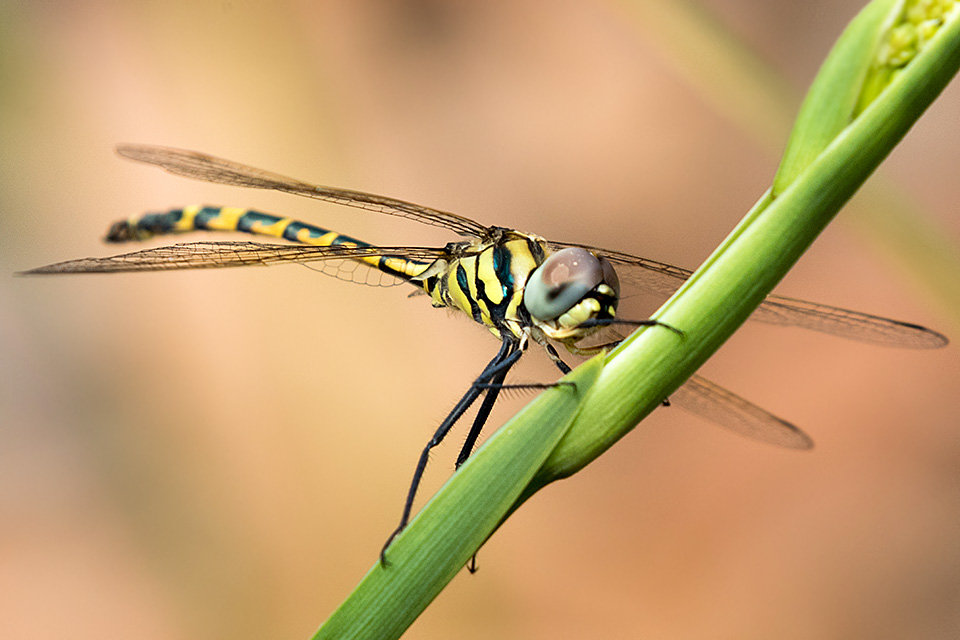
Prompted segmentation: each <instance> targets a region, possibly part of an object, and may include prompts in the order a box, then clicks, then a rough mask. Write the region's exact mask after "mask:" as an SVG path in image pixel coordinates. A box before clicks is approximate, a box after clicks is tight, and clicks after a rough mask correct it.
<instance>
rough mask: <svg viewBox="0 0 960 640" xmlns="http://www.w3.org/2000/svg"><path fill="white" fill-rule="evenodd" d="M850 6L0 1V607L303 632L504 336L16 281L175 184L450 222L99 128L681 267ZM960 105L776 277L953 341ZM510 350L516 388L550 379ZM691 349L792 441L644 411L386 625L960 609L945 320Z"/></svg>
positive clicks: (770, 137) (330, 604)
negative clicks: (247, 174) (153, 151)
mask: <svg viewBox="0 0 960 640" xmlns="http://www.w3.org/2000/svg"><path fill="white" fill-rule="evenodd" d="M861 5H862V3H861V2H860V1H859V0H842V1H838V0H830V1H827V0H813V1H808V2H787V1H777V2H771V1H770V0H705V1H704V2H701V3H689V4H688V3H657V2H644V1H641V0H636V2H619V1H616V0H607V1H604V0H592V1H590V0H563V1H561V2H550V3H546V2H534V1H528V0H521V1H514V2H490V3H478V2H443V1H439V0H432V1H431V0H420V1H410V2H384V1H375V0H363V1H357V0H352V1H347V0H326V1H324V2H307V1H305V0H300V1H298V0H284V1H280V2H273V3H260V2H252V1H248V0H232V1H226V0H224V1H220V2H200V3H196V2H185V1H169V0H166V1H164V2H159V1H155V2H154V1H147V2H140V1H138V2H126V3H124V2H103V1H100V2H80V1H76V2H71V1H64V2H26V1H25V0H22V1H18V0H3V1H2V2H0V81H2V86H3V91H2V93H0V134H2V147H3V153H2V154H0V166H2V172H0V207H2V215H0V274H2V277H0V627H2V628H0V633H2V635H3V636H4V637H5V638H18V639H21V638H22V639H34V638H51V637H63V636H67V635H69V636H70V637H72V638H76V639H83V638H105V637H133V638H141V639H143V640H150V639H154V638H164V639H186V638H226V637H230V638H237V639H242V638H251V639H252V638H307V637H309V636H310V634H312V633H313V631H314V630H315V629H316V628H317V627H318V626H319V625H320V624H321V623H322V622H323V620H325V619H326V617H327V616H328V615H329V614H330V612H332V611H333V609H335V608H336V606H337V605H338V604H339V602H340V601H341V600H342V599H343V598H344V597H345V596H346V595H347V594H348V593H349V591H350V590H351V589H352V588H353V587H354V586H355V585H356V583H357V582H358V581H359V580H360V578H361V577H362V576H363V574H364V573H365V572H366V571H367V569H368V568H369V567H370V566H371V565H372V563H373V562H374V561H375V560H376V556H377V552H378V551H379V549H380V546H381V544H382V542H383V540H384V539H385V536H386V535H387V534H388V533H389V532H390V531H391V530H392V528H393V526H394V525H395V523H396V521H397V519H398V517H399V515H400V509H401V506H402V501H403V497H404V494H405V491H406V488H407V483H408V481H409V477H410V474H411V473H412V469H413V465H414V462H415V459H416V456H417V454H418V452H419V450H420V448H421V447H422V446H423V444H424V443H425V441H426V439H427V438H428V437H429V434H430V433H431V432H432V431H433V429H434V427H435V426H436V424H437V423H438V421H439V420H441V419H442V418H443V416H444V415H445V414H446V412H447V411H448V409H449V408H450V407H451V406H452V404H453V403H454V402H455V400H456V399H457V398H458V397H459V395H460V394H461V393H462V392H463V390H464V389H465V387H466V385H467V384H468V383H469V381H471V380H472V379H473V378H474V376H475V375H476V374H477V372H479V370H480V368H481V367H482V366H483V364H484V363H485V362H486V361H487V359H489V358H490V357H491V356H492V354H493V353H494V352H495V351H496V348H497V344H496V341H494V340H492V339H491V337H490V336H489V334H488V333H487V332H486V331H485V330H483V329H482V328H480V327H478V326H476V325H474V324H473V323H471V322H470V321H468V320H465V319H463V318H458V317H450V316H449V314H448V313H446V312H443V311H438V310H435V309H432V308H431V307H430V306H429V304H427V303H426V302H425V300H424V299H422V298H414V299H408V298H407V297H406V293H407V292H406V290H404V289H402V288H393V289H378V288H373V287H361V286H356V285H351V284H349V283H345V282H340V281H338V280H335V279H332V278H328V277H325V276H323V275H320V274H318V273H315V272H313V271H311V270H309V269H305V268H302V267H297V266H284V267H272V268H269V269H254V268H250V269H243V270H224V271H207V272H171V273H148V274H132V275H113V276H103V277H102V276H77V277H63V278H49V279H41V278H14V277H12V276H11V274H12V273H13V272H15V271H18V270H22V269H26V268H31V267H36V266H39V265H42V264H47V263H50V262H56V261H60V260H65V259H70V258H78V257H85V256H100V255H107V254H109V253H114V252H116V251H115V249H116V247H107V246H104V245H103V244H101V242H100V238H101V237H102V235H103V234H104V232H105V231H106V229H107V227H108V225H109V223H110V222H112V221H114V220H115V219H119V218H124V217H127V216H130V215H133V214H138V213H141V212H145V211H148V210H154V211H156V210H162V209H165V208H168V207H173V206H182V205H185V204H193V203H208V204H222V205H237V206H248V207H257V208H260V209H261V210H264V211H270V212H275V213H282V214H284V215H290V216H294V217H299V218H303V219H306V220H308V221H312V222H316V223H318V224H321V225H327V226H329V227H331V228H334V229H337V230H340V231H343V232H345V233H349V234H352V235H355V236H357V237H359V238H363V239H366V240H369V241H371V242H377V243H384V244H404V243H407V244H442V243H444V242H447V241H448V240H451V239H452V238H451V237H449V236H448V235H446V234H444V233H443V232H442V231H440V230H437V229H434V228H431V227H421V226H418V225H415V224H408V223H404V222H403V221H398V220H394V219H391V218H388V217H386V216H377V215H373V214H368V213H364V212H358V211H354V210H350V209H344V208H342V207H336V206H332V205H326V204H322V203H316V202H312V201H308V200H304V199H298V198H292V197H289V196H284V195H283V194H273V193H264V192H253V191H248V190H246V191H245V190H241V189H236V188H228V187H221V186H216V185H209V184H202V183H199V182H194V181H190V180H185V179H181V178H175V177H173V176H169V175H167V174H164V173H163V172H161V171H159V170H156V169H152V168H149V167H144V166H137V165H135V164H132V163H130V162H125V161H122V160H121V159H119V158H118V157H116V156H115V155H114V153H113V146H114V145H115V144H116V143H118V142H147V143H155V144H164V145H170V146H180V147H185V148H190V149H197V150H202V151H207V152H210V153H213V154H217V155H221V156H224V157H227V158H231V159H235V160H238V161H241V162H246V163H249V164H253V165H255V166H260V167H264V168H267V169H271V170H274V171H277V172H280V173H284V174H288V175H293V176H297V177H300V178H303V179H307V180H313V181H316V182H321V183H324V184H330V185H337V186H344V187H350V188H355V189H361V190H365V191H372V192H375V193H382V194H385V195H392V196H395V197H399V198H403V199H406V200H411V201H414V202H420V203H423V204H426V205H430V206H434V207H438V208H441V209H446V210H451V211H456V212H459V213H462V214H464V215H467V216H470V217H473V218H476V219H478V220H480V221H482V222H484V223H488V224H498V225H505V226H512V227H516V228H519V229H524V230H530V231H534V232H537V233H541V234H543V235H547V236H549V237H552V238H556V239H561V240H571V241H580V242H584V243H588V244H593V245H598V246H606V247H610V248H614V249H619V250H623V251H628V252H631V253H637V254H639V255H643V256H647V257H650V258H654V259H657V260H662V261H667V262H671V263H674V264H678V265H682V266H687V267H696V266H697V265H698V264H699V263H700V262H701V261H702V260H703V259H704V258H705V257H706V256H707V255H708V254H709V252H710V251H711V250H712V249H713V248H714V247H715V246H716V245H717V244H718V243H719V242H720V241H721V240H722V239H723V237H724V236H725V235H726V234H727V233H728V232H729V230H730V229H731V228H732V227H733V226H734V225H735V224H736V222H737V221H738V220H739V218H740V217H741V216H742V215H743V213H744V212H745V211H746V210H747V209H748V208H749V207H750V205H751V204H752V203H753V202H754V201H755V199H756V198H757V197H758V196H759V195H760V194H761V192H762V191H763V190H764V189H765V188H766V186H767V185H768V184H769V181H770V180H771V179H772V176H773V173H774V171H775V168H776V163H777V159H778V155H779V153H780V151H781V150H782V147H783V145H784V143H785V139H786V134H787V131H788V127H789V123H790V118H791V117H792V115H793V113H794V112H795V110H796V108H797V106H798V104H799V99H800V96H801V95H802V91H803V90H804V89H805V87H806V86H807V84H808V83H809V82H810V80H811V79H812V78H813V75H814V74H815V72H816V69H817V66H818V65H819V63H820V61H821V60H822V59H823V57H824V56H825V55H826V53H827V51H828V49H829V47H830V46H831V45H832V43H833V41H834V39H835V38H836V37H837V35H838V34H839V33H840V31H841V30H842V28H843V27H844V25H845V24H846V23H847V21H848V20H849V19H850V18H852V17H853V15H854V14H855V13H856V11H857V10H858V9H859V8H860V6H861ZM664 6H667V7H674V8H673V9H665V8H664ZM958 109H960V85H958V84H957V83H956V82H954V83H953V85H952V86H950V87H949V88H948V89H947V91H946V92H945V94H944V95H943V96H942V97H941V99H940V100H939V101H938V102H937V103H936V104H934V106H933V107H932V108H931V109H930V111H929V112H928V114H927V115H926V116H924V118H923V119H922V120H921V122H920V123H919V124H918V125H917V126H916V127H915V128H914V130H913V131H912V132H911V133H910V135H909V136H908V137H907V138H906V140H905V141H904V142H903V143H902V144H901V145H900V147H899V148H898V149H897V150H896V151H895V152H894V154H893V155H892V156H891V157H890V159H889V160H888V162H887V163H886V164H885V166H884V168H883V171H882V175H878V176H875V178H874V180H873V182H872V183H871V186H870V189H869V190H867V191H866V192H864V193H862V194H861V195H858V197H857V198H856V199H855V200H854V201H853V203H852V204H851V205H850V206H849V207H848V208H847V210H845V211H844V212H842V213H841V214H840V216H839V218H838V220H837V222H836V223H835V224H834V225H832V226H831V227H830V228H829V229H828V230H827V231H826V232H825V233H824V234H823V236H822V237H821V239H820V240H819V241H818V242H817V243H816V244H815V245H814V246H813V248H812V249H811V250H810V251H809V253H808V254H807V255H806V256H805V257H804V258H803V260H802V261H801V262H800V263H799V264H798V265H797V267H796V268H795V269H794V270H793V271H792V272H791V274H790V275H789V276H788V277H787V279H786V280H785V281H784V282H783V283H782V285H781V287H780V288H779V289H778V292H780V293H782V294H785V295H790V296H795V297H802V298H807V299H814V300H817V301H821V302H825V303H829V304H835V305H841V306H846V307H849V308H853V309H858V310H863V311H868V312H871V313H876V314H879V315H886V316H890V317H895V318H900V319H905V320H909V321H913V322H918V323H921V324H925V325H928V326H932V327H935V328H937V329H939V330H941V331H943V332H944V333H947V334H948V335H950V336H951V337H952V338H953V339H954V341H955V342H956V341H957V340H958V339H960V308H958V305H957V302H956V301H957V295H956V291H957V290H956V287H957V283H958V277H957V272H956V271H950V270H948V269H946V268H944V266H943V265H944V264H951V262H950V261H951V260H952V261H956V260H957V255H958V254H957V249H956V247H957V242H958V239H960V224H958V218H957V215H956V213H957V202H958V198H960V183H958V181H957V178H956V176H957V168H958V167H960V126H958V121H957V115H956V114H957V113H958ZM891 205H896V206H893V207H892V208H891ZM951 287H953V289H951ZM524 360H525V362H524V363H523V365H522V367H521V368H520V370H519V372H518V373H517V375H516V377H515V379H516V380H530V381H533V380H550V379H553V378H554V377H555V376H556V373H555V371H554V369H553V368H552V366H551V365H550V364H549V362H548V361H547V360H546V358H544V357H542V356H541V355H540V354H538V353H536V352H535V351H532V352H531V354H530V355H528V357H527V358H525V359H524ZM703 373H705V374H706V375H707V376H708V377H710V378H712V379H715V380H716V381H718V382H719V383H721V384H723V385H724V386H727V387H729V388H730V389H732V390H734V391H736V392H738V393H741V394H742V395H744V396H746V397H748V398H750V399H751V400H753V401H755V402H757V403H758V404H760V405H761V406H764V407H766V408H768V409H770V410H772V411H774V412H776V413H778V414H779V415H782V416H784V417H786V418H788V419H790V420H792V421H794V422H796V423H797V424H799V425H801V426H803V427H804V428H805V429H806V430H807V431H808V432H809V433H810V434H811V435H812V436H813V437H814V439H815V440H816V442H817V447H816V448H815V449H814V450H813V451H812V452H809V453H797V452H791V451H781V450H777V449H775V448H772V447H769V446H765V445H763V444H758V443H754V442H751V441H748V440H745V439H743V438H740V437H737V436H734V435H731V434H728V433H726V432H724V431H722V430H721V429H718V428H715V427H714V426H712V425H711V424H710V423H707V422H704V421H702V420H701V419H699V418H696V417H694V416H692V415H689V414H686V413H684V412H682V411H681V410H678V409H674V408H670V409H661V410H659V411H656V412H655V413H654V414H653V415H652V416H650V418H649V419H647V420H646V421H644V422H643V424H641V425H640V426H639V427H638V428H637V429H636V430H635V431H634V432H633V433H632V434H630V435H629V436H628V437H627V438H625V439H624V440H623V441H621V442H620V443H619V444H618V445H617V446H616V447H614V448H613V449H611V450H610V451H609V452H608V453H607V454H606V455H604V456H603V457H601V458H600V459H599V460H597V462H596V463H595V464H593V465H591V466H590V467H588V468H587V469H585V470H584V471H583V472H582V473H580V474H578V475H577V476H575V477H573V478H572V479H570V480H567V481H565V482H561V483H558V484H555V485H553V486H551V487H550V488H548V489H547V490H546V491H544V492H543V493H542V494H540V495H539V496H538V497H537V498H536V499H534V500H532V501H531V502H530V503H528V504H527V505H526V507H525V508H524V509H522V510H521V511H519V512H518V513H517V514H516V515H515V516H514V517H513V518H511V520H510V522H509V523H508V524H507V525H506V526H505V527H503V529H501V530H500V531H499V532H498V533H497V535H496V536H495V537H494V538H493V539H492V540H491V541H490V543H489V544H488V545H487V546H486V547H485V548H484V549H483V551H482V553H481V554H480V557H479V563H480V572H479V573H478V574H477V575H475V576H473V577H469V576H468V575H466V574H463V575H461V576H458V577H457V578H456V579H455V580H454V582H453V583H452V584H451V585H450V586H449V587H448V588H447V589H446V590H445V591H444V592H443V593H442V594H441V595H440V596H439V597H438V598H437V600H436V601H435V602H434V604H433V605H432V606H431V607H430V608H429V609H428V610H427V611H426V612H425V613H424V614H423V615H422V616H421V618H420V619H419V620H418V621H417V622H416V623H415V624H414V626H413V627H412V628H411V630H410V631H409V632H408V635H409V637H412V638H448V637H457V638H465V639H470V638H490V637H506V638H584V637H595V638H596V637H603V638H638V637H643V638H672V639H675V638H705V637H714V638H771V637H777V638H866V637H870V638H903V637H913V638H955V637H958V636H960V425H958V416H960V359H958V358H957V355H956V347H955V346H950V347H948V348H947V349H943V350H940V351H927V352H913V351H905V350H894V349H882V348H877V347H871V346H868V345H862V344H857V343H852V342H847V341H843V340H840V339H837V338H832V337H828V336H822V335H816V334H811V333H806V332H803V331H800V330H791V329H780V328H774V327H767V326H762V325H760V326H751V325H749V324H748V325H747V326H745V327H744V328H743V330H742V331H740V332H739V333H738V334H737V335H736V336H734V338H733V339H732V340H731V341H730V342H729V343H728V344H727V345H726V346H725V347H724V348H723V349H722V350H721V351H720V352H719V353H718V354H717V356H716V357H715V358H714V359H713V360H711V361H710V362H709V363H708V364H707V366H706V367H705V368H704V371H703ZM528 400H529V398H528V397H524V396H519V397H511V398H508V399H506V400H505V401H503V402H502V406H500V408H499V410H498V411H497V412H496V414H495V415H494V417H493V419H492V420H491V423H490V426H491V427H493V426H496V425H498V424H500V423H501V422H502V421H503V420H504V419H506V418H507V417H508V416H510V415H511V414H512V413H513V412H514V411H516V410H517V409H518V408H519V407H520V406H522V405H523V404H524V403H525V402H527V401H528ZM463 435H464V434H463V432H460V433H457V434H455V435H453V436H451V438H450V441H449V442H448V443H446V445H445V446H443V447H441V450H440V451H439V452H438V453H437V454H436V455H435V456H434V457H433V463H432V465H431V467H430V473H429V474H428V488H427V492H424V493H423V494H422V495H428V492H431V491H433V490H434V489H436V488H437V487H438V486H439V485H440V484H441V483H442V482H443V480H444V479H445V478H446V477H448V475H449V472H450V468H451V467H452V463H453V460H454V458H455V456H456V451H457V448H458V447H457V445H458V444H459V443H460V442H461V440H462V438H463Z"/></svg>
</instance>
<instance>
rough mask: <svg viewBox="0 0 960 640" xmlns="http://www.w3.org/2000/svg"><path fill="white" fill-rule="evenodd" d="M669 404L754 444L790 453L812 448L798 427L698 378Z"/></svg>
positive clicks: (686, 384)
mask: <svg viewBox="0 0 960 640" xmlns="http://www.w3.org/2000/svg"><path fill="white" fill-rule="evenodd" d="M670 403H671V404H676V405H677V406H679V407H681V408H683V409H686V410H687V411H690V412H691V413H695V414H697V415H699V416H700V417H702V418H706V419H707V420H710V421H711V422H714V423H716V424H718V425H720V426H721V427H724V428H725V429H729V430H731V431H733V432H735V433H739V434H740V435H742V436H746V437H748V438H751V439H753V440H759V441H761V442H766V443H768V444H773V445H777V446H779V447H786V448H788V449H810V448H811V447H813V440H812V439H811V438H810V436H808V435H807V434H805V433H804V432H803V431H801V430H800V429H799V428H798V427H796V426H794V425H792V424H790V423H789V422H787V421H786V420H782V419H780V418H778V417H777V416H775V415H773V414H772V413H769V412H767V411H765V410H763V409H761V408H760V407H758V406H757V405H755V404H753V403H752V402H749V401H747V400H744V399H743V398H741V397H740V396H738V395H736V394H735V393H733V392H731V391H727V390H726V389H724V388H723V387H720V386H719V385H716V384H714V383H713V382H710V381H709V380H707V379H706V378H702V377H700V376H698V375H694V376H691V377H690V379H689V380H687V382H686V383H685V384H684V385H683V386H682V387H680V388H679V389H677V391H676V392H674V394H673V395H671V396H670Z"/></svg>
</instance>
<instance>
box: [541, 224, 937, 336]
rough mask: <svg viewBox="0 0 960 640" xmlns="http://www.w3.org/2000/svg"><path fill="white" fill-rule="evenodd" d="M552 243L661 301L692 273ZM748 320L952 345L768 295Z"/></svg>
mask: <svg viewBox="0 0 960 640" xmlns="http://www.w3.org/2000/svg"><path fill="white" fill-rule="evenodd" d="M550 244H551V245H553V246H556V247H560V248H562V247H570V246H574V247H579V246H582V247H583V248H585V249H587V250H589V251H591V252H593V253H595V254H596V255H600V256H603V257H604V258H606V259H607V260H609V261H610V262H612V263H613V264H614V268H615V269H616V271H617V276H618V277H619V278H620V281H621V284H627V285H631V286H634V287H637V288H638V289H640V290H642V291H645V292H647V293H652V294H655V295H659V296H662V297H667V296H670V295H672V294H673V293H674V292H675V291H676V290H677V289H678V288H680V285H682V284H683V283H684V282H685V281H686V280H687V278H689V277H690V275H691V274H692V273H693V272H692V271H690V270H688V269H683V268H681V267H675V266H673V265H670V264H666V263H664V262H657V261H655V260H648V259H646V258H641V257H639V256H633V255H630V254H628V253H622V252H619V251H609V250H607V249H599V248H597V247H589V246H585V245H577V244H568V243H562V242H551V243H550ZM750 319H751V320H757V321H759V322H766V323H770V324H778V325H784V326H794V327H802V328H804V329H810V330H811V331H819V332H821V333H828V334H831V335H835V336H840V337H843V338H848V339H851V340H858V341H860V342H868V343H871V344H877V345H882V346H888V347H905V348H912V349H932V348H937V347H943V346H945V345H946V344H947V343H948V340H947V338H946V337H945V336H943V335H942V334H940V333H937V332H936V331H933V330H931V329H927V328H926V327H921V326H919V325H916V324H911V323H909V322H901V321H899V320H892V319H890V318H883V317H880V316H874V315H871V314H869V313H862V312H859V311H851V310H849V309H842V308H840V307H833V306H830V305H826V304H820V303H817V302H807V301H805V300H797V299H795V298H786V297H783V296H776V295H771V296H767V298H766V300H764V301H763V302H762V303H761V304H760V306H759V307H758V308H757V310H756V311H755V312H754V313H753V315H751V316H750Z"/></svg>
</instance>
